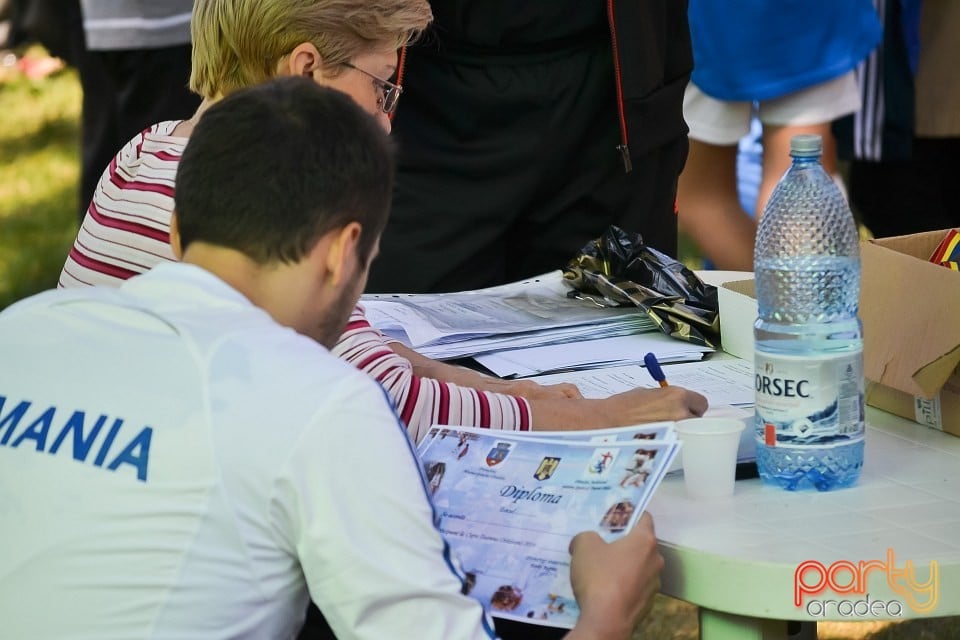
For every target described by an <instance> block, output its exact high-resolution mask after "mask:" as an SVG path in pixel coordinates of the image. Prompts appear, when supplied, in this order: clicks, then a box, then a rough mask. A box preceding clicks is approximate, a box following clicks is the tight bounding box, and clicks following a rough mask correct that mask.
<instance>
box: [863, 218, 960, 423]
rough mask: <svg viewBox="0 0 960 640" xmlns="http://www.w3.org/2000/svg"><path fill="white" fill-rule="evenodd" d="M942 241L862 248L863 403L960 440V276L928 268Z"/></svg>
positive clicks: (930, 238) (926, 236)
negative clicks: (932, 255) (864, 384)
mask: <svg viewBox="0 0 960 640" xmlns="http://www.w3.org/2000/svg"><path fill="white" fill-rule="evenodd" d="M945 234H946V231H931V232H928V233H917V234H913V235H909V236H898V237H895V238H881V239H874V240H870V241H868V242H864V243H862V244H861V245H860V259H861V265H862V280H861V286H860V318H861V320H862V321H863V335H864V344H863V359H864V373H865V375H866V378H867V390H866V392H867V396H866V402H867V404H869V405H871V406H874V407H877V408H878V409H883V410H884V411H889V412H890V413H895V414H897V415H899V416H903V417H904V418H908V419H910V420H914V421H916V422H919V423H921V424H926V425H928V426H931V427H934V428H936V429H940V430H942V431H945V432H947V433H951V434H953V435H957V436H960V370H958V366H960V272H956V271H951V270H950V269H947V268H945V267H941V266H939V265H935V264H933V263H931V262H928V258H929V257H930V254H932V253H933V251H934V249H936V247H937V245H938V244H939V243H940V240H941V239H942V238H943V237H944V235H945Z"/></svg>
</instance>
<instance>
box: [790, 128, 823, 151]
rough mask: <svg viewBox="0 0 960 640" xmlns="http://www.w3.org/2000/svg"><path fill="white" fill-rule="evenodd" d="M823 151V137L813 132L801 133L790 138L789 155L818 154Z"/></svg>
mask: <svg viewBox="0 0 960 640" xmlns="http://www.w3.org/2000/svg"><path fill="white" fill-rule="evenodd" d="M821 153H823V139H822V138H821V137H820V136H818V135H817V134H815V133H802V134H800V135H796V136H793V137H792V138H790V155H791V156H803V157H810V156H819V155H820V154H821Z"/></svg>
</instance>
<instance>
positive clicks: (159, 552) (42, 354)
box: [0, 263, 493, 640]
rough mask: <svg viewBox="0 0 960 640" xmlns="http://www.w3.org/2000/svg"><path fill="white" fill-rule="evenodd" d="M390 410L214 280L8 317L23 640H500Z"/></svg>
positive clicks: (10, 448)
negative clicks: (328, 633)
mask: <svg viewBox="0 0 960 640" xmlns="http://www.w3.org/2000/svg"><path fill="white" fill-rule="evenodd" d="M434 518H435V514H434V513H433V510H432V507H431V504H430V502H429V498H428V497H427V490H426V487H425V484H424V477H423V474H422V471H421V469H420V466H419V463H418V462H417V461H416V458H415V455H414V453H413V451H412V448H411V445H410V441H409V438H408V437H407V435H406V432H405V430H404V428H403V426H402V425H401V424H400V423H399V422H398V420H397V418H396V415H395V414H394V412H393V410H392V409H391V406H390V404H389V402H388V400H387V398H386V396H385V394H384V392H383V390H382V389H381V388H380V387H379V386H378V385H376V384H375V383H374V382H372V381H371V380H370V379H369V377H367V376H366V375H365V374H363V373H361V372H359V371H357V370H356V369H354V368H353V367H351V366H350V365H348V364H346V363H344V362H342V361H340V360H338V359H337V358H334V357H333V356H331V355H330V354H329V353H328V352H327V351H325V350H324V349H323V348H321V347H319V346H318V345H317V344H316V343H315V342H313V341H312V340H310V339H308V338H305V337H303V336H301V335H299V334H297V333H295V332H294V331H292V330H290V329H287V328H283V327H280V326H278V325H277V324H276V323H274V322H273V320H272V319H271V318H270V317H269V316H268V315H267V314H266V313H265V312H264V311H263V310H261V309H258V308H257V307H255V306H253V305H252V304H251V303H250V302H249V301H248V300H247V299H246V298H244V297H243V296H242V295H240V294H239V293H238V292H237V291H235V290H233V289H232V288H230V287H229V286H228V285H226V284H225V283H224V282H222V281H220V280H219V279H217V278H216V277H214V276H212V275H211V274H209V273H207V272H206V271H203V270H201V269H199V268H197V267H194V266H192V265H187V264H174V263H171V264H164V265H160V266H158V267H156V268H154V269H153V270H152V271H151V272H149V273H148V274H146V275H143V276H139V277H137V278H133V279H131V280H128V281H127V282H125V283H124V284H123V285H122V287H121V288H120V289H119V290H118V289H108V288H83V289H76V290H60V291H55V292H48V293H44V294H41V295H39V296H35V297H33V298H30V299H28V300H25V301H23V302H21V303H18V304H17V305H14V306H13V307H11V308H9V309H7V310H6V311H5V312H4V313H3V314H0V626H2V629H3V631H2V635H4V636H5V637H10V638H31V639H39V638H54V637H56V638H67V637H69V638H71V639H78V640H79V639H84V638H90V639H96V640H106V639H110V638H124V639H126V638H203V639H212V638H291V637H293V636H294V635H295V634H296V633H297V631H298V630H299V628H300V626H301V624H302V621H303V615H304V612H305V610H306V605H307V601H308V589H309V596H310V597H312V598H313V600H314V601H315V602H316V603H317V605H318V606H319V607H320V609H321V610H322V611H323V612H324V615H325V617H326V618H327V621H328V622H329V623H330V626H331V628H332V629H333V631H334V633H336V634H337V637H338V638H340V639H341V640H344V639H347V638H371V639H377V640H382V639H383V638H442V639H450V638H489V637H493V633H492V625H491V623H490V620H489V618H488V617H487V616H486V615H485V614H484V612H483V610H482V608H481V606H480V605H479V604H478V603H477V602H475V601H474V600H472V599H470V598H468V597H466V596H463V595H461V594H460V589H461V586H462V578H463V576H462V572H460V570H459V568H458V567H457V566H456V564H455V563H454V562H453V561H452V560H451V558H450V551H449V549H448V547H447V546H446V544H445V543H444V542H443V540H442V538H441V536H440V534H439V532H438V531H437V529H436V527H435V525H434Z"/></svg>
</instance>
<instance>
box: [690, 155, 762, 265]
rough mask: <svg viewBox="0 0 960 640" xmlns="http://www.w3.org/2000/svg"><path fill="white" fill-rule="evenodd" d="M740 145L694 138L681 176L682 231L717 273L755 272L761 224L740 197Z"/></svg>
mask: <svg viewBox="0 0 960 640" xmlns="http://www.w3.org/2000/svg"><path fill="white" fill-rule="evenodd" d="M736 163H737V147H736V146H735V145H733V146H729V145H726V146H717V145H713V144H708V143H706V142H700V141H699V140H693V139H691V140H690V155H689V156H687V164H686V166H685V167H684V168H683V173H681V174H680V188H679V189H678V197H677V205H678V207H679V212H680V225H681V229H683V231H684V232H686V233H687V234H688V235H689V236H690V237H691V238H692V239H693V241H694V242H696V243H697V245H698V246H699V247H700V249H701V250H702V251H703V253H704V255H705V256H706V257H707V258H708V259H709V260H710V262H712V263H713V266H714V267H716V268H718V269H729V270H733V271H751V270H752V269H753V241H754V236H755V235H756V226H755V225H754V222H753V220H751V219H750V216H748V215H747V214H746V212H745V211H744V210H743V208H742V207H741V205H740V198H739V196H738V194H737V175H736Z"/></svg>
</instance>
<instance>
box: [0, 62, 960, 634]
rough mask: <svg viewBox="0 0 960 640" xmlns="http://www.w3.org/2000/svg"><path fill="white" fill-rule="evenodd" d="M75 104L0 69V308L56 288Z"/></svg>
mask: <svg viewBox="0 0 960 640" xmlns="http://www.w3.org/2000/svg"><path fill="white" fill-rule="evenodd" d="M28 55H42V52H38V51H36V50H34V51H32V52H28ZM80 107H81V91H80V84H79V82H78V80H77V76H76V74H75V73H74V72H73V71H70V70H66V71H63V72H60V73H58V74H55V75H53V76H50V77H47V78H43V79H40V80H30V79H28V78H26V77H24V76H22V75H20V74H18V73H16V72H15V71H13V70H11V69H0V309H2V308H4V307H6V306H8V305H9V304H11V303H12V302H15V301H16V300H18V299H20V298H23V297H25V296H28V295H30V294H33V293H36V292H39V291H42V290H45V289H48V288H51V287H55V286H56V284H57V278H58V277H59V275H60V269H61V268H62V267H63V262H64V260H65V258H66V255H67V252H68V251H69V249H70V247H71V245H72V244H73V239H74V237H75V236H76V232H77V226H78V212H79V210H80V203H79V202H78V195H77V190H78V182H79V175H80V171H79V141H80V128H79V118H80ZM681 258H683V259H684V261H685V262H687V263H688V265H690V266H691V267H694V268H696V267H697V266H699V265H700V258H699V255H698V253H697V250H696V247H694V246H693V245H691V244H690V243H689V242H688V241H685V240H684V241H682V242H681ZM942 597H944V598H953V597H957V595H956V594H943V596H942ZM818 635H819V637H820V638H822V639H828V640H853V639H866V638H869V639H871V640H908V639H909V640H940V639H944V640H952V639H957V640H960V622H958V620H957V619H956V618H946V619H934V620H925V621H908V622H903V623H899V624H891V623H877V622H860V623H823V624H821V625H820V627H819V629H818ZM697 637H698V631H697V617H696V607H694V606H693V605H690V604H687V603H685V602H681V601H679V600H675V599H672V598H668V597H665V596H658V598H657V602H656V605H655V607H654V610H653V612H652V614H651V615H650V616H649V617H648V618H647V619H646V620H645V621H644V624H643V625H642V626H641V627H640V628H639V629H638V630H637V632H636V634H635V635H634V640H670V639H672V640H694V639H696V638H697Z"/></svg>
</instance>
